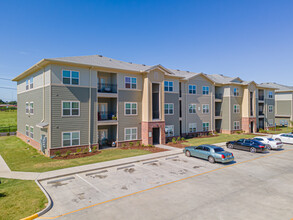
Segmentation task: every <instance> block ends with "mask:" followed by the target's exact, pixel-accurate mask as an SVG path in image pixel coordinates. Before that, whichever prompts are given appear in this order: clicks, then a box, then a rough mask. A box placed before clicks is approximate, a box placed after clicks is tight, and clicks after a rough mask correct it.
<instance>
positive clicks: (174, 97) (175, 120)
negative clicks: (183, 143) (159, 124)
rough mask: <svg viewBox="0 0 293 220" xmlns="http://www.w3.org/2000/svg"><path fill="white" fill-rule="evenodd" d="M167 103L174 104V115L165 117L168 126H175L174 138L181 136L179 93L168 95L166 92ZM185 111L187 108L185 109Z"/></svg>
mask: <svg viewBox="0 0 293 220" xmlns="http://www.w3.org/2000/svg"><path fill="white" fill-rule="evenodd" d="M165 103H173V104H174V113H173V115H165V123H166V125H174V136H180V126H179V93H166V92H165ZM183 109H185V107H183Z"/></svg>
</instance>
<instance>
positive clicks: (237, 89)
mask: <svg viewBox="0 0 293 220" xmlns="http://www.w3.org/2000/svg"><path fill="white" fill-rule="evenodd" d="M234 96H239V88H234Z"/></svg>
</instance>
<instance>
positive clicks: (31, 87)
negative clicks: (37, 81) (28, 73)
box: [29, 76, 34, 89]
mask: <svg viewBox="0 0 293 220" xmlns="http://www.w3.org/2000/svg"><path fill="white" fill-rule="evenodd" d="M29 87H30V89H33V88H34V77H33V76H32V77H31V78H30V86H29Z"/></svg>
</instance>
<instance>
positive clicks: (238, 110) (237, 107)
mask: <svg viewBox="0 0 293 220" xmlns="http://www.w3.org/2000/svg"><path fill="white" fill-rule="evenodd" d="M234 113H237V114H238V113H240V105H238V104H236V105H234Z"/></svg>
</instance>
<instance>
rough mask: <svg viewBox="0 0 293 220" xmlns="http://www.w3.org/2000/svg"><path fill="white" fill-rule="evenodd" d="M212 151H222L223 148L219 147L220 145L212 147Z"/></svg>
mask: <svg viewBox="0 0 293 220" xmlns="http://www.w3.org/2000/svg"><path fill="white" fill-rule="evenodd" d="M214 151H215V152H221V151H224V149H223V148H221V147H217V148H214Z"/></svg>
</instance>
